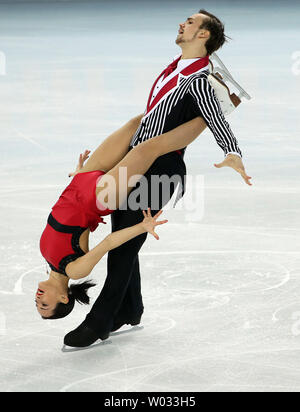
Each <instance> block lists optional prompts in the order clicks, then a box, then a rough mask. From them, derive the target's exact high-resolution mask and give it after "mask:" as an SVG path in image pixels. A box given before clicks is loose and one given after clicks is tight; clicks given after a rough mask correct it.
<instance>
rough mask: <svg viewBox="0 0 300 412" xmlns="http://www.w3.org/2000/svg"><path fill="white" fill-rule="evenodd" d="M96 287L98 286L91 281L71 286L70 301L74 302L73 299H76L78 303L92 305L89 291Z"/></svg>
mask: <svg viewBox="0 0 300 412" xmlns="http://www.w3.org/2000/svg"><path fill="white" fill-rule="evenodd" d="M94 286H96V284H95V283H93V282H91V281H90V280H88V281H86V282H83V283H78V284H73V285H71V286H70V287H69V299H70V300H72V298H74V299H75V300H76V302H78V303H80V304H84V305H88V304H89V303H90V297H89V295H88V294H87V291H88V290H89V289H90V288H92V287H94Z"/></svg>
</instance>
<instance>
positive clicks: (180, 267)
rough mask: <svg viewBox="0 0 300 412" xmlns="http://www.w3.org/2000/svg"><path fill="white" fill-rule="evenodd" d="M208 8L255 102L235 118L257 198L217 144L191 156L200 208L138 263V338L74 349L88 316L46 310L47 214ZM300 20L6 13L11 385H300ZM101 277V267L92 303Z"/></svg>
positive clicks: (3, 253) (0, 22)
mask: <svg viewBox="0 0 300 412" xmlns="http://www.w3.org/2000/svg"><path fill="white" fill-rule="evenodd" d="M281 4H282V5H281ZM200 7H205V8H206V9H207V10H209V11H211V12H213V13H215V14H216V15H218V16H219V17H220V18H221V19H222V20H224V21H225V23H226V27H227V34H228V35H229V36H230V37H231V38H232V39H233V40H232V41H230V43H228V44H227V45H226V46H224V48H223V49H222V51H221V52H219V55H220V57H221V58H222V59H223V60H224V62H225V63H226V64H227V66H228V68H229V69H230V70H231V72H232V74H233V75H234V76H235V77H236V79H237V80H238V81H239V82H240V83H241V84H242V85H243V86H244V87H245V88H246V90H247V91H248V92H249V93H250V95H252V96H253V99H252V100H251V102H245V103H244V104H243V105H241V106H240V107H239V108H238V109H237V110H236V111H235V112H234V113H233V114H232V115H231V116H230V118H228V120H229V121H230V124H231V126H232V129H233V130H234V132H235V135H236V137H237V138H238V141H239V144H240V147H241V149H242V151H243V155H244V162H245V166H246V170H247V172H248V173H249V174H250V176H252V177H253V187H251V188H250V187H247V186H246V185H245V184H244V183H243V181H242V180H241V179H240V177H239V176H238V175H237V174H234V173H233V171H231V170H229V169H228V170H225V169H221V170H217V169H215V168H214V167H213V163H215V162H218V161H220V160H222V158H223V153H222V151H221V150H220V148H219V147H218V146H217V145H216V143H215V140H214V138H213V136H212V134H211V133H210V132H205V133H204V134H203V135H202V136H201V137H200V138H199V139H198V140H197V141H196V142H194V143H193V144H192V145H191V147H190V148H189V149H188V151H187V154H186V163H187V166H188V171H189V174H190V175H192V176H194V177H196V176H197V175H202V176H203V179H204V188H203V187H200V186H199V187H197V186H196V183H195V182H196V180H194V185H193V187H192V188H191V190H190V193H193V194H194V195H195V196H196V195H197V193H201V194H202V197H201V199H202V201H203V203H202V202H200V203H201V204H199V200H198V202H195V207H194V210H191V211H189V212H187V211H186V210H184V209H183V208H182V207H181V208H180V204H178V208H177V209H173V210H172V209H171V210H166V211H165V217H166V218H167V219H169V221H170V223H169V224H168V225H166V226H164V227H162V228H160V230H159V234H160V237H161V240H160V241H159V242H157V241H156V240H155V239H150V238H149V239H148V241H147V243H146V244H145V246H144V248H143V250H142V253H141V271H142V287H143V296H144V304H145V314H144V317H143V323H142V325H143V328H142V327H141V328H134V329H131V330H130V329H129V328H127V329H126V328H124V329H122V330H121V331H120V332H118V333H115V334H112V336H111V337H110V339H109V340H108V341H106V343H105V344H103V343H100V344H96V345H95V346H93V347H91V348H89V349H87V350H80V351H70V352H63V351H62V350H61V349H62V346H63V337H64V335H65V334H66V333H67V332H69V331H70V330H72V329H74V328H75V327H77V325H78V324H79V323H81V322H82V320H83V319H84V317H85V315H86V314H87V312H88V308H87V307H82V306H81V307H79V306H77V307H76V309H75V310H74V312H73V313H72V315H71V316H69V317H68V318H66V319H64V320H61V321H54V322H46V321H42V320H41V319H40V318H39V316H38V314H37V313H36V311H35V304H34V292H35V290H36V285H37V282H38V281H40V280H43V279H46V273H45V270H46V268H45V263H44V261H43V259H42V257H41V255H40V252H39V238H40V235H41V232H42V230H43V228H44V226H45V224H46V219H47V216H48V214H49V212H50V208H51V206H52V205H53V204H54V202H55V201H56V199H57V197H58V195H59V194H60V192H61V191H62V190H63V188H64V187H65V186H66V185H67V184H68V182H69V180H68V177H67V175H68V172H69V171H71V170H72V169H73V168H74V165H75V163H76V159H77V156H78V154H79V153H80V152H81V151H83V150H84V149H86V148H88V149H91V150H93V149H95V148H96V147H97V145H98V144H99V143H100V142H101V140H102V139H104V137H105V136H107V135H109V134H110V133H111V132H112V131H114V130H115V129H116V128H118V127H119V126H121V125H122V124H123V123H125V122H126V121H127V120H128V119H129V118H130V117H133V116H135V115H137V114H139V113H142V112H143V111H144V109H145V104H146V99H147V97H148V93H149V89H150V87H151V85H152V83H153V81H154V79H155V78H156V77H157V75H158V74H159V73H160V72H161V71H162V69H163V68H164V67H165V66H166V65H167V64H168V63H169V62H170V61H171V60H172V57H173V56H174V55H176V54H178V53H179V52H180V49H179V48H178V47H177V46H176V44H175V39H176V36H177V30H178V25H179V23H180V22H183V21H185V19H186V18H187V17H188V16H189V15H191V14H193V13H195V12H197V11H198V10H199V8H200ZM299 20H300V7H299V2H294V3H293V2H274V1H273V2H263V1H260V2H257V3H256V2H251V5H249V4H247V3H246V2H245V3H244V2H237V1H232V2H223V1H222V2H220V1H218V2H215V1H201V2H200V3H199V1H184V2H176V1H170V2H169V1H153V0H151V2H144V1H143V2H132V1H126V2H125V1H109V2H100V1H99V2H97V1H82V2H80V1H78V2H68V1H64V2H44V1H40V2H28V3H27V2H18V3H15V2H2V1H1V2H0V27H1V34H0V39H1V42H0V49H1V54H0V55H1V70H2V75H1V76H0V90H1V101H2V104H1V110H0V119H1V121H0V141H1V150H0V156H1V162H0V179H1V185H0V199H1V201H0V213H1V220H0V228H1V230H0V257H1V258H0V390H1V391H12V392H15V391H62V392H70V391H236V392H237V391H299V389H300V298H299V289H300V278H299V275H300V269H299V268H300V235H299V229H300V219H299V209H300V186H299V180H300V168H299V163H300V162H299V157H300V145H299V136H300V135H299V133H300V120H299V119H300V116H299V109H300V104H299V95H300V63H299V60H300V43H299V38H300V29H299ZM297 52H298V53H297ZM3 69H5V72H6V75H4V73H3ZM201 207H202V208H203V210H204V214H203V217H202V218H201V214H202V213H201V212H199V213H198V212H197V211H198V210H200V209H201ZM198 208H199V209H198ZM109 220H110V219H109V218H106V221H107V222H108V223H109ZM109 230H110V225H109V224H108V225H106V226H104V225H103V227H101V229H99V230H98V231H97V232H96V233H95V234H94V235H93V236H92V239H91V243H92V245H95V244H96V243H97V242H99V241H100V240H101V239H102V238H103V237H104V236H106V235H107V234H108V233H109ZM105 276H106V259H103V261H102V262H101V263H100V264H99V265H98V267H97V269H96V270H95V271H94V273H93V275H92V276H91V277H92V278H93V279H94V280H97V282H98V286H97V288H95V289H94V290H93V292H92V298H93V302H94V300H95V298H96V296H97V295H98V293H99V292H100V290H101V287H102V285H103V283H104V279H105Z"/></svg>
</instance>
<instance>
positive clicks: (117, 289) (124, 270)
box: [65, 153, 186, 346]
mask: <svg viewBox="0 0 300 412" xmlns="http://www.w3.org/2000/svg"><path fill="white" fill-rule="evenodd" d="M185 172H186V170H185V165H184V162H183V161H182V160H181V159H180V157H179V155H178V154H177V153H171V154H168V155H165V156H162V157H161V158H159V159H157V161H156V162H154V164H153V165H152V167H151V168H150V169H149V171H148V172H147V173H146V175H145V177H146V178H147V179H148V182H150V179H151V176H152V175H157V176H162V175H167V176H169V177H170V178H171V177H172V176H173V175H179V176H180V177H181V179H183V178H184V175H185ZM148 188H149V193H148V199H149V202H150V203H151V201H152V200H153V198H152V199H151V195H152V193H151V185H150V184H149V185H148ZM174 190H175V185H172V187H171V190H170V196H172V195H173V193H174ZM160 192H161V193H160V195H159V203H160V204H159V207H160V208H162V207H163V206H164V205H165V204H166V203H167V202H168V201H169V199H170V197H168V198H166V196H162V188H161V190H160ZM162 199H163V201H162ZM156 212H157V211H154V210H153V211H152V213H153V214H154V213H156ZM114 213H115V216H114V219H115V224H114V230H120V229H123V228H125V227H129V226H132V225H134V224H136V223H139V222H141V221H142V220H143V214H142V211H141V210H138V211H132V210H117V211H116V212H114ZM146 237H147V235H146V234H143V235H141V236H138V237H136V238H134V239H132V240H130V241H129V242H127V243H125V244H123V245H122V246H120V247H118V248H117V249H114V250H112V251H110V253H109V255H108V274H107V279H106V282H105V284H104V286H103V289H102V291H101V294H100V296H99V297H98V299H97V300H96V302H95V304H94V305H93V307H92V309H91V311H90V313H89V314H88V315H87V317H86V320H85V321H84V322H83V323H82V324H81V325H80V326H79V327H78V328H77V329H76V330H75V331H72V332H70V333H69V334H68V335H67V336H66V337H65V344H66V345H69V346H88V345H91V344H92V343H93V342H95V341H96V340H97V339H98V338H99V337H100V338H101V339H106V338H107V337H108V336H109V332H110V331H111V329H112V327H113V322H114V318H115V316H116V314H117V313H118V311H119V310H120V307H121V305H122V302H123V299H124V298H125V296H126V299H127V302H129V301H131V304H130V306H131V307H134V308H136V310H137V311H139V310H140V311H141V312H142V310H143V304H142V299H141V291H140V278H139V271H136V272H134V270H137V269H138V267H137V266H136V265H137V264H138V261H137V258H138V253H139V250H140V249H141V247H142V245H143V243H144V242H145V240H146ZM133 274H135V275H137V277H136V278H133V282H134V283H133V284H131V281H132V275H133ZM128 287H129V289H128ZM126 292H127V293H129V294H131V296H130V295H127V294H126Z"/></svg>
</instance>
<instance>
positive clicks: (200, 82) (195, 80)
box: [189, 70, 209, 89]
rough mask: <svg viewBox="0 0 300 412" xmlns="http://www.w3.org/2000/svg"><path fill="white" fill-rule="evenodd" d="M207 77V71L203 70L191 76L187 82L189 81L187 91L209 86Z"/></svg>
mask: <svg viewBox="0 0 300 412" xmlns="http://www.w3.org/2000/svg"><path fill="white" fill-rule="evenodd" d="M208 76H209V71H208V70H204V71H201V72H198V73H194V74H192V75H191V76H190V77H189V80H190V87H189V89H191V88H194V87H195V86H198V87H200V86H201V87H203V86H205V85H207V84H209V81H208Z"/></svg>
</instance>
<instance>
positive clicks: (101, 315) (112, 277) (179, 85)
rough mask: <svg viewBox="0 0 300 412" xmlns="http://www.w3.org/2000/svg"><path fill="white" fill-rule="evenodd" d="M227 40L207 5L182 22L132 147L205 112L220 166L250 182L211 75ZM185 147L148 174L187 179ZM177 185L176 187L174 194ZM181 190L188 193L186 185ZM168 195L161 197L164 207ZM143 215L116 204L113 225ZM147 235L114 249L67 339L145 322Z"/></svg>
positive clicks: (81, 339)
mask: <svg viewBox="0 0 300 412" xmlns="http://www.w3.org/2000/svg"><path fill="white" fill-rule="evenodd" d="M225 41H226V37H225V34H224V25H223V24H222V23H221V21H220V20H219V19H218V18H217V17H215V16H214V15H212V14H210V13H208V12H206V11H205V10H200V11H199V13H196V14H194V15H193V16H191V17H189V18H188V19H187V20H186V21H185V22H184V23H181V24H180V25H179V33H178V36H177V39H176V44H177V45H178V46H179V47H180V48H181V50H182V55H181V56H180V57H178V58H176V59H175V60H174V61H173V63H171V64H170V65H169V66H168V67H167V68H166V69H165V70H164V71H163V73H162V74H161V75H160V76H159V77H158V79H157V81H156V82H155V83H154V85H153V87H152V90H151V92H150V95H149V100H148V103H147V108H146V111H145V113H144V115H143V117H142V120H141V122H139V126H138V129H137V131H136V133H135V134H134V136H133V138H132V141H131V144H130V146H131V148H132V147H134V146H136V145H138V144H139V143H141V142H143V141H145V140H146V139H150V138H152V137H154V136H158V135H161V134H162V133H165V132H167V131H169V130H172V129H174V128H175V127H177V126H179V125H181V124H183V123H185V122H187V121H189V120H191V119H194V118H195V117H197V116H201V117H203V118H204V120H205V122H206V123H207V126H208V127H209V128H210V130H211V131H212V133H213V135H214V137H215V139H216V142H217V144H218V145H219V146H220V147H221V148H222V149H223V151H224V154H225V159H224V160H223V162H221V163H219V164H215V166H216V167H218V168H221V167H225V166H228V167H232V168H233V169H234V170H236V171H237V172H238V173H240V174H241V176H242V178H243V179H244V181H245V182H246V183H247V184H249V185H251V183H250V179H251V178H250V177H249V176H248V175H247V174H246V172H245V169H244V166H243V162H242V158H241V156H242V155H241V151H240V149H239V146H238V143H237V140H236V138H235V137H234V135H233V133H232V131H231V129H230V126H229V124H228V123H227V121H226V120H225V117H224V115H223V113H222V110H221V107H220V103H219V101H218V99H217V98H216V95H215V92H214V89H213V88H212V87H211V85H210V83H209V81H208V75H209V56H210V55H211V54H212V53H214V52H215V51H216V50H218V49H219V48H220V47H222V46H223V44H224V43H225ZM184 153H185V148H183V149H182V150H180V151H178V152H173V153H169V154H167V155H165V156H162V157H160V158H159V159H157V161H156V162H155V163H154V164H153V165H152V167H151V168H150V170H149V171H148V172H147V173H146V175H145V177H146V178H147V179H148V180H149V181H150V179H151V176H152V175H158V176H162V175H167V176H169V177H170V178H171V177H172V176H173V175H178V176H180V177H181V179H182V182H184V177H185V175H186V167H185V163H184V160H183V158H184ZM149 187H150V185H149ZM150 189H151V187H150V188H149V193H148V196H149V199H148V200H149V203H150V204H151V190H150ZM175 189H176V188H175V187H173V190H172V191H171V196H172V195H173V193H174V190H175ZM182 192H183V193H184V187H183V190H182ZM183 193H182V194H183ZM169 199H170V198H168V199H162V198H161V199H160V203H159V209H161V208H162V207H163V206H164V205H165V204H166V203H167V202H168V201H169ZM152 213H156V211H152ZM142 219H143V214H142V210H138V211H133V210H117V211H115V212H114V213H113V215H112V230H113V231H117V230H120V229H123V228H125V227H128V226H131V225H134V224H136V223H138V222H140V221H141V220H142ZM145 240H146V235H141V236H139V237H136V238H135V239H133V240H131V241H129V242H127V243H126V244H124V245H122V246H121V247H119V248H117V249H115V250H112V251H111V252H110V253H109V255H108V261H107V265H108V273H107V279H106V282H105V284H104V287H103V289H102V291H101V294H100V296H99V297H98V299H97V300H96V302H95V304H94V306H93V307H92V309H91V311H90V313H89V314H88V315H87V317H86V319H85V320H84V322H83V323H82V324H81V325H80V326H79V327H78V328H77V329H75V330H74V331H72V332H70V333H68V334H67V335H66V336H65V340H64V343H65V344H66V345H68V346H73V347H84V346H89V345H91V344H92V343H94V342H95V341H96V340H98V339H99V336H108V335H109V333H110V332H111V331H115V330H117V329H119V328H120V327H121V326H123V325H124V324H131V325H137V324H139V323H140V321H141V316H142V314H143V310H144V306H143V300H142V294H141V279H140V269H139V257H138V253H139V251H140V249H141V247H142V245H143V243H144V242H145Z"/></svg>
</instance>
